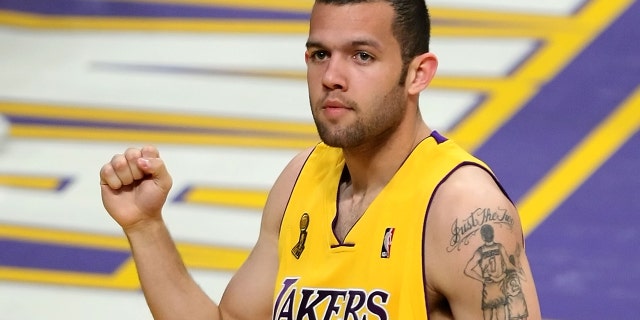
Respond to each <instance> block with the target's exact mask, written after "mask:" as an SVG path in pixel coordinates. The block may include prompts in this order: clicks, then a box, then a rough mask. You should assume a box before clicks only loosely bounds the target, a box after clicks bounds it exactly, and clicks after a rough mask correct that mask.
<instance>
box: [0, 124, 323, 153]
mask: <svg viewBox="0 0 640 320" xmlns="http://www.w3.org/2000/svg"><path fill="white" fill-rule="evenodd" d="M10 134H11V135H12V136H14V137H21V138H38V139H80V140H98V141H124V142H136V143H170V144H180V145H185V144H193V145H223V146H240V147H253V148H290V149H303V148H307V147H309V146H313V145H315V144H316V143H317V142H318V139H311V138H308V139H305V138H298V139H296V138H282V137H259V136H255V135H254V136H247V137H243V136H233V135H219V134H193V133H181V132H168V131H167V132H147V131H139V130H119V129H93V128H64V127H39V126H29V125H26V126H25V125H12V126H11V129H10Z"/></svg>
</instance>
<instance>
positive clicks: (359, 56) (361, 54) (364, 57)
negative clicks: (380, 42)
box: [353, 51, 373, 63]
mask: <svg viewBox="0 0 640 320" xmlns="http://www.w3.org/2000/svg"><path fill="white" fill-rule="evenodd" d="M353 58H354V59H356V60H358V61H359V62H361V63H365V62H371V61H372V60H373V56H372V55H370V54H369V53H368V52H366V51H358V52H357V53H356V54H355V55H354V56H353Z"/></svg>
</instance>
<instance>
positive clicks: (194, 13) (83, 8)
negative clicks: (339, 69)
mask: <svg viewBox="0 0 640 320" xmlns="http://www.w3.org/2000/svg"><path fill="white" fill-rule="evenodd" d="M0 9H5V10H14V11H21V12H29V13H35V14H42V15H64V16H101V17H144V18H220V19H221V18H227V19H267V20H300V21H307V20H308V19H309V14H308V13H306V12H295V11H290V12H288V11H281V10H267V9H245V8H233V7H224V6H215V5H208V6H207V5H189V4H177V3H151V2H126V1H86V0H0Z"/></svg>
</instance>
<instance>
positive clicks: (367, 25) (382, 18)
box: [101, 0, 540, 320]
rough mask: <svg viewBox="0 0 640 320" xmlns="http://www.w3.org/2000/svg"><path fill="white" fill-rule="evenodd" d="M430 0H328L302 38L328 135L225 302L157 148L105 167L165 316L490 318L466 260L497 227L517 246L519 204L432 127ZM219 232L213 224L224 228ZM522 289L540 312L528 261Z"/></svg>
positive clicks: (278, 196) (270, 214)
mask: <svg viewBox="0 0 640 320" xmlns="http://www.w3.org/2000/svg"><path fill="white" fill-rule="evenodd" d="M428 35H429V21H428V14H427V8H426V6H425V3H424V1H423V0H394V1H383V0H377V1H347V0H342V1H339V0H338V1H336V0H317V1H316V3H315V4H314V6H313V9H312V13H311V20H310V30H309V38H308V41H307V44H306V47H307V50H306V53H305V60H306V63H307V69H308V70H307V71H308V72H307V81H308V86H309V97H310V103H311V111H312V114H313V117H314V120H315V123H316V126H317V129H318V133H319V135H320V137H321V139H322V141H323V143H320V144H318V145H317V146H315V147H313V148H310V149H308V150H305V151H304V152H301V153H300V154H299V155H298V156H296V157H295V158H294V159H292V161H291V162H290V163H289V164H288V165H287V167H286V168H285V169H284V170H283V172H282V173H281V175H280V176H279V177H278V179H277V180H276V182H275V184H274V185H273V188H272V190H271V192H270V193H269V197H268V199H267V202H266V204H265V207H264V212H263V217H262V224H261V230H260V235H259V237H258V241H257V243H256V245H255V247H254V248H253V250H252V252H251V254H250V255H249V257H248V258H247V260H246V261H245V263H244V264H243V265H242V267H240V269H239V270H238V271H237V273H236V274H235V275H234V277H233V278H232V279H231V281H230V282H229V284H228V286H227V288H226V290H225V292H224V295H223V297H222V299H221V301H220V303H219V304H216V303H215V302H213V301H211V300H210V299H209V298H208V297H207V296H206V294H205V293H204V292H203V291H202V290H201V289H200V288H199V287H198V285H197V284H196V283H195V282H194V281H193V279H192V278H191V277H190V276H189V274H188V272H187V270H186V268H185V267H184V264H183V263H182V261H181V260H180V257H179V255H178V252H177V250H176V248H175V245H174V243H173V241H172V240H171V237H170V235H169V232H168V231H167V227H166V225H165V224H164V223H163V221H162V216H161V210H162V206H163V204H164V201H165V200H166V197H167V193H168V192H169V189H170V187H171V181H172V180H171V177H170V175H169V174H168V172H167V170H166V168H165V166H164V163H163V161H162V160H161V159H160V158H159V154H158V151H157V150H156V149H155V148H153V147H144V148H142V149H141V150H136V149H128V150H126V151H125V152H124V153H123V154H120V155H116V156H114V157H113V159H112V160H111V161H110V162H109V163H107V164H105V165H104V166H103V167H102V169H101V185H102V197H103V203H104V205H105V208H106V209H107V211H108V212H109V214H110V215H111V216H112V217H113V218H114V219H115V220H116V221H117V222H118V223H119V224H120V225H121V226H122V228H123V230H124V231H125V234H126V235H127V237H128V239H129V242H130V244H131V247H132V251H133V256H134V259H135V262H136V266H137V268H138V273H139V277H140V281H141V284H142V289H143V291H144V294H145V297H146V299H147V303H148V305H149V307H150V309H151V311H152V313H153V315H154V317H156V318H158V319H247V320H249V319H251V320H255V319H400V320H408V319H427V318H429V319H436V320H437V319H454V318H455V319H481V318H482V317H483V309H482V306H481V303H482V285H481V284H480V283H478V282H477V281H476V280H473V279H471V278H469V277H466V276H464V275H465V267H466V264H467V261H468V259H469V257H470V256H472V255H473V254H474V252H475V249H476V248H478V247H479V246H481V245H482V243H483V240H482V239H481V238H480V237H479V236H478V234H477V233H478V232H479V230H480V228H481V227H482V226H483V225H492V226H493V227H494V229H495V238H496V239H497V240H499V241H500V242H501V243H502V244H503V245H504V246H505V247H506V248H514V250H516V249H517V250H521V249H522V248H523V241H522V239H523V235H522V231H521V227H520V221H519V218H518V214H517V212H516V209H515V207H514V206H513V204H512V203H511V202H510V201H509V199H508V198H507V197H506V195H505V193H504V192H503V191H502V189H501V188H500V186H499V185H498V183H497V182H496V179H495V178H494V177H493V175H492V174H491V173H490V171H489V170H488V168H486V166H485V165H484V164H483V163H482V162H480V161H479V160H477V159H475V158H473V157H472V156H470V155H469V154H467V153H465V152H464V151H462V150H461V149H460V148H458V147H457V146H456V145H455V144H454V143H453V142H452V141H448V140H447V139H446V138H444V137H442V136H441V135H439V134H438V133H437V132H434V131H432V130H431V129H429V127H428V126H427V125H426V124H425V122H424V121H423V120H422V118H421V116H420V112H419V108H418V97H419V94H420V92H421V91H423V90H424V89H425V88H426V87H427V86H428V85H429V82H430V81H431V79H432V78H433V76H434V74H435V71H436V68H437V58H436V57H435V55H433V54H432V53H430V52H429V49H428V38H429V37H428ZM213 227H215V226H213ZM519 259H520V261H518V265H520V266H521V270H520V271H521V273H522V274H524V275H525V276H524V280H523V281H522V292H523V296H524V299H526V303H527V305H528V307H529V310H528V311H529V317H530V318H531V319H540V312H539V310H538V307H537V306H538V301H537V296H536V291H535V286H534V282H533V278H532V276H531V272H530V269H529V265H528V262H527V260H526V257H525V255H524V252H523V254H521V255H520V256H519Z"/></svg>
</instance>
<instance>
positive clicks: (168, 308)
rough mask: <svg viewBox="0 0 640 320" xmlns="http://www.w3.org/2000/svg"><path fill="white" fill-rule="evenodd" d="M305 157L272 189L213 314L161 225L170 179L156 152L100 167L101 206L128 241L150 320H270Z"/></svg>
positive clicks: (138, 152) (130, 153)
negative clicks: (250, 244) (287, 216)
mask: <svg viewBox="0 0 640 320" xmlns="http://www.w3.org/2000/svg"><path fill="white" fill-rule="evenodd" d="M309 152H310V150H307V151H304V152H302V153H300V154H299V155H298V156H296V157H295V158H294V159H293V160H292V161H291V162H290V163H289V165H288V166H287V167H286V168H285V169H284V170H283V172H282V173H281V175H280V177H279V178H278V179H277V181H276V183H275V184H274V186H273V188H272V190H271V192H270V193H269V197H268V199H267V203H266V205H265V208H264V212H263V219H262V224H261V231H260V235H259V237H258V241H257V243H256V245H255V247H254V249H253V250H252V252H251V254H250V255H249V258H248V259H247V260H246V261H245V263H244V264H243V266H242V267H241V268H240V269H239V270H238V272H237V273H236V274H235V275H234V277H233V278H232V280H231V282H230V283H229V286H228V287H227V289H226V291H225V293H224V295H223V297H222V300H221V302H220V305H219V306H218V305H217V304H216V303H215V302H214V301H212V300H211V299H210V298H209V297H208V296H207V295H206V293H205V292H204V291H202V290H201V289H200V287H199V286H198V285H197V283H195V281H194V280H193V279H192V277H191V276H190V275H189V273H188V271H187V269H186V267H185V265H184V263H183V261H182V259H181V258H180V255H179V253H178V251H177V249H176V246H175V243H174V241H173V239H172V238H171V235H170V234H169V231H168V229H167V226H166V225H165V223H164V221H163V219H162V214H161V212H162V207H163V205H164V203H165V201H166V197H167V194H168V192H169V190H170V188H171V184H172V179H171V176H170V175H169V173H168V172H167V169H166V167H165V165H164V162H163V161H162V159H160V157H159V153H158V150H157V149H155V148H154V147H144V148H143V149H128V150H126V151H125V153H123V154H119V155H115V156H114V157H113V158H112V160H111V161H110V162H108V163H107V164H105V165H104V166H103V167H102V169H101V170H100V184H101V189H102V200H103V204H104V206H105V208H106V210H107V212H109V214H110V215H111V216H112V217H113V218H114V220H115V221H116V222H117V223H118V224H120V226H121V227H122V228H123V230H124V232H125V234H126V236H127V238H128V240H129V243H130V245H131V250H132V253H133V258H134V261H135V263H136V267H137V270H138V277H139V279H140V283H141V285H142V290H143V292H144V295H145V298H146V300H147V304H148V306H149V309H150V310H151V313H152V314H153V317H154V318H155V319H227V320H229V319H247V320H248V319H270V317H271V304H272V297H273V291H274V282H275V277H276V272H277V268H278V256H277V241H278V233H279V227H280V221H281V218H282V215H283V213H284V209H285V207H286V204H287V201H288V199H289V194H290V192H291V190H292V188H293V185H294V183H295V180H296V178H297V175H298V173H299V172H300V169H301V168H302V164H303V163H304V161H305V159H306V158H307V156H308V154H309ZM221 227H223V226H221Z"/></svg>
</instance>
